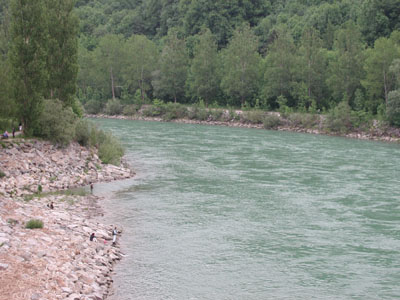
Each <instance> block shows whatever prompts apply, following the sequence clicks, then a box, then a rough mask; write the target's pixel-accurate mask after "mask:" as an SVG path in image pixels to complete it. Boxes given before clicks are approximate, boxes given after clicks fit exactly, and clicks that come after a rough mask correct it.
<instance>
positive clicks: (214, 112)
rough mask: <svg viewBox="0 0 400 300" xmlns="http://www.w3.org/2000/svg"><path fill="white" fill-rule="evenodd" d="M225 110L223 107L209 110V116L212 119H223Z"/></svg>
mask: <svg viewBox="0 0 400 300" xmlns="http://www.w3.org/2000/svg"><path fill="white" fill-rule="evenodd" d="M223 114H224V111H223V110H221V109H211V110H210V111H209V118H210V119H211V121H221V120H222V117H223Z"/></svg>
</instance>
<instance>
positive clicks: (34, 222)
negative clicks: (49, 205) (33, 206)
mask: <svg viewBox="0 0 400 300" xmlns="http://www.w3.org/2000/svg"><path fill="white" fill-rule="evenodd" d="M25 228H27V229H38V228H43V221H42V220H38V219H31V220H29V221H28V222H27V223H26V225H25Z"/></svg>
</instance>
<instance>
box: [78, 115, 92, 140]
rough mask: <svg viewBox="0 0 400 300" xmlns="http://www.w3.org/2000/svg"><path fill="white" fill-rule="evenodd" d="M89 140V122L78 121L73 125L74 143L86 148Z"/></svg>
mask: <svg viewBox="0 0 400 300" xmlns="http://www.w3.org/2000/svg"><path fill="white" fill-rule="evenodd" d="M89 140H90V126H89V122H88V121H86V120H83V119H80V120H79V121H78V122H76V125H75V141H77V142H78V143H79V144H80V145H82V146H88V145H89Z"/></svg>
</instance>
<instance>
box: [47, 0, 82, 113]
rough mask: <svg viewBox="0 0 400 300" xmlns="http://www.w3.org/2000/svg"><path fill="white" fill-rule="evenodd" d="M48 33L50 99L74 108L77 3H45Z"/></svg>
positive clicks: (62, 0)
mask: <svg viewBox="0 0 400 300" xmlns="http://www.w3.org/2000/svg"><path fill="white" fill-rule="evenodd" d="M45 3H46V6H47V11H46V13H47V18H48V32H49V36H48V39H47V71H48V73H49V74H50V76H49V80H48V87H47V88H48V94H47V95H46V96H47V97H49V98H52V99H54V98H57V99H60V100H61V101H63V103H64V105H66V106H72V104H73V101H74V99H75V94H76V79H77V73H78V29H79V28H78V24H79V23H78V18H77V17H76V16H75V14H74V5H75V0H45Z"/></svg>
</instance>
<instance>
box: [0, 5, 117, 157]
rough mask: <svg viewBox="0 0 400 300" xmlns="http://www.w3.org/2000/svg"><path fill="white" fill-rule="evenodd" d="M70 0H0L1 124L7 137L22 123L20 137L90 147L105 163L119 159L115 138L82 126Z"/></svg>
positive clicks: (76, 30)
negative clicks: (76, 143) (73, 143)
mask: <svg viewBox="0 0 400 300" xmlns="http://www.w3.org/2000/svg"><path fill="white" fill-rule="evenodd" d="M75 2H76V1H74V0H39V1H19V0H10V1H1V2H0V53H1V55H0V67H1V72H0V80H1V81H2V84H1V86H0V126H1V127H0V129H1V130H3V132H4V131H5V130H7V131H8V132H9V136H11V132H13V131H18V129H19V127H20V125H21V127H22V128H23V133H24V136H28V137H39V138H43V139H45V140H49V141H52V142H53V143H54V144H56V145H58V146H61V147H65V146H67V145H68V144H69V143H71V142H72V141H77V142H79V143H81V144H82V145H84V146H94V147H97V148H99V153H100V157H101V158H103V161H104V162H105V163H115V164H118V163H119V162H120V158H121V157H122V155H123V150H122V147H121V145H120V143H119V142H118V141H117V140H116V139H115V138H113V137H111V135H110V134H107V133H104V132H103V131H101V130H99V129H97V128H95V127H94V126H93V125H86V127H87V128H88V129H87V130H86V132H85V131H84V129H85V128H84V127H82V123H83V121H82V119H81V118H82V116H83V113H84V110H83V107H82V105H81V103H80V101H79V100H78V99H77V97H76V92H77V89H76V87H77V85H76V82H77V75H78V33H79V21H78V18H77V16H76V13H75ZM18 133H21V132H18ZM85 135H87V138H86V137H85Z"/></svg>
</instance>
